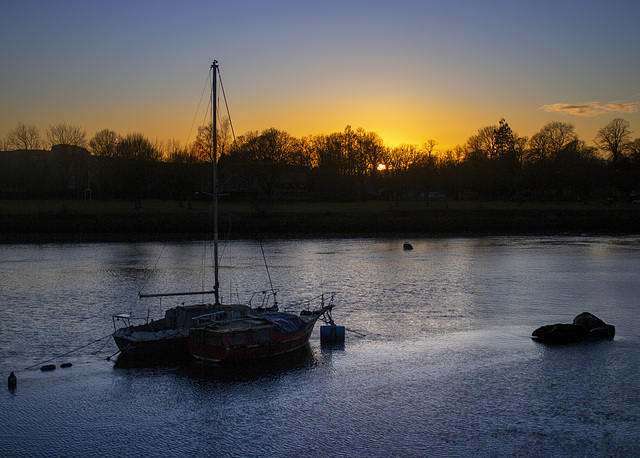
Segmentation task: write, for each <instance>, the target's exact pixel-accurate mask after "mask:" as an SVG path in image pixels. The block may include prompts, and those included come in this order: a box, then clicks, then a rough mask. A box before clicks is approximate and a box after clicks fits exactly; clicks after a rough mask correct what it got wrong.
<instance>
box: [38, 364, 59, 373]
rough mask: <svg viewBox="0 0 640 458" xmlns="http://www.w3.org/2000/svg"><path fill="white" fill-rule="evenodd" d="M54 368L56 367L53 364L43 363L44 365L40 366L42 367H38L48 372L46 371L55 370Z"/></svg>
mask: <svg viewBox="0 0 640 458" xmlns="http://www.w3.org/2000/svg"><path fill="white" fill-rule="evenodd" d="M55 368H56V365H55V364H45V365H44V366H42V367H41V368H40V370H41V371H42V372H48V371H52V370H55Z"/></svg>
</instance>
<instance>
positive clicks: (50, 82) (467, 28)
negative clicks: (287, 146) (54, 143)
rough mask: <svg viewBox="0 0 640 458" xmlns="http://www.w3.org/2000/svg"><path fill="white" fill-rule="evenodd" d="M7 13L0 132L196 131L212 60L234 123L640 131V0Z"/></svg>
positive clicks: (170, 6)
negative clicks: (557, 125) (610, 126)
mask: <svg viewBox="0 0 640 458" xmlns="http://www.w3.org/2000/svg"><path fill="white" fill-rule="evenodd" d="M2 12H3V14H2V17H3V26H2V28H0V43H1V44H0V59H1V62H2V66H1V67H0V81H1V82H2V90H1V91H0V106H1V107H2V110H0V137H3V136H4V135H6V133H7V132H8V131H9V130H10V129H12V128H14V127H15V126H16V125H17V123H18V121H20V122H23V123H29V124H35V125H36V126H38V127H39V128H40V129H41V131H42V133H44V131H45V130H46V128H47V127H48V126H49V125H51V124H57V123H59V122H67V123H69V124H74V125H79V126H81V127H83V128H84V129H86V131H87V134H88V135H89V136H92V135H93V134H95V132H97V131H98V130H101V129H104V128H109V129H112V130H115V131H116V132H118V133H120V134H127V133H131V132H141V133H143V134H145V135H146V136H148V137H149V138H151V139H158V140H161V141H166V140H168V139H170V138H175V139H179V140H181V141H183V142H185V141H187V140H188V139H190V140H193V136H194V135H195V134H194V132H193V129H192V124H193V122H194V117H196V109H197V107H198V103H199V101H200V97H201V94H202V91H203V88H204V86H205V84H206V80H207V75H208V71H209V66H210V65H211V61H212V60H213V59H217V60H218V61H219V63H220V69H221V72H222V77H223V81H224V87H225V91H226V95H227V99H228V101H229V105H230V109H231V116H232V119H233V124H234V127H235V130H236V134H242V133H245V132H247V131H254V130H258V131H261V130H263V129H266V128H269V127H276V128H278V129H281V130H284V131H287V132H289V133H291V134H292V135H295V136H297V137H301V136H305V135H315V134H320V133H331V132H336V131H341V130H343V129H344V127H345V126H346V125H351V126H352V127H354V128H355V127H363V128H365V129H366V130H368V131H375V132H378V134H380V136H381V137H382V138H383V140H385V142H386V143H387V144H388V145H396V144H399V143H414V144H422V143H423V142H425V141H426V140H428V139H434V140H436V141H437V142H438V143H439V145H440V147H443V148H444V147H452V146H455V145H457V144H462V143H464V142H465V141H466V140H467V138H468V137H469V136H470V135H472V134H474V133H475V132H476V131H477V130H478V129H479V128H481V127H483V126H486V125H491V124H497V123H498V121H499V119H500V118H501V117H504V118H505V119H506V120H507V122H509V124H510V126H511V127H512V129H513V130H515V131H516V132H517V133H518V134H520V135H526V136H529V137H530V136H531V135H533V134H534V133H535V132H537V131H538V130H539V129H540V128H542V126H543V125H544V124H545V123H547V122H549V121H563V122H571V123H573V124H574V125H575V126H576V131H577V132H578V134H579V136H580V137H581V138H582V139H583V140H585V141H586V142H587V143H588V144H592V140H593V138H594V137H595V135H596V133H597V130H598V129H599V128H601V127H602V126H604V125H605V124H606V123H608V122H609V121H611V119H613V118H615V117H623V118H624V119H627V120H628V121H629V122H630V123H631V126H632V129H634V130H635V136H640V115H639V114H638V103H639V102H640V78H639V75H640V59H638V58H637V55H638V45H640V28H639V27H638V25H637V22H638V17H640V2H637V1H636V2H632V1H616V0H613V1H610V2H608V3H605V2H594V1H562V0H560V1H554V2H550V1H536V2H514V1H510V2H506V1H487V2H468V1H443V2H430V1H403V0H398V1H395V2H388V1H385V2H377V1H369V2H363V1H342V2H336V1H323V2H312V1H272V2H263V1H260V2H258V1H233V2H212V1H182V2H167V1H155V2H148V1H137V2H124V1H110V2H90V1H89V2H87V1H64V0H63V1H59V2H42V1H28V0H26V1H20V2H7V1H5V2H3V6H2ZM201 118H202V117H201V116H200V115H198V117H197V119H196V124H198V123H200V122H202V119H201ZM189 135H191V137H190V138H189ZM635 136H634V137H635Z"/></svg>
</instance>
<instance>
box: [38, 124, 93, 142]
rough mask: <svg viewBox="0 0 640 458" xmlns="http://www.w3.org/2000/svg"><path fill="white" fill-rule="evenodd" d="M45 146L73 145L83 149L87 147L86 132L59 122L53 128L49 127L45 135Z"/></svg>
mask: <svg viewBox="0 0 640 458" xmlns="http://www.w3.org/2000/svg"><path fill="white" fill-rule="evenodd" d="M46 138H47V146H49V147H52V146H54V145H73V146H80V147H82V148H84V147H85V146H87V131H85V130H84V129H82V128H80V127H78V126H72V125H70V124H67V123H66V122H60V123H58V124H56V125H54V126H49V129H48V130H47V133H46Z"/></svg>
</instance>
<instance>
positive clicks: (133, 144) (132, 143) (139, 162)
mask: <svg viewBox="0 0 640 458" xmlns="http://www.w3.org/2000/svg"><path fill="white" fill-rule="evenodd" d="M116 151H117V157H118V158H119V159H120V160H121V161H122V165H123V166H124V167H125V170H124V171H123V173H124V176H125V180H126V185H127V187H128V189H129V192H131V193H132V195H133V199H134V203H135V208H136V209H137V208H141V207H142V193H143V190H145V189H148V187H149V184H150V182H149V179H150V177H151V176H152V175H153V170H152V166H153V164H154V163H157V162H158V160H159V159H160V153H159V152H158V151H157V150H156V149H155V148H154V147H153V145H152V144H151V142H150V141H149V140H148V139H147V138H145V137H144V135H142V134H140V133H134V134H128V135H126V136H125V137H123V138H122V139H121V140H120V141H119V142H118V146H117V148H116Z"/></svg>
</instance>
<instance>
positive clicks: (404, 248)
mask: <svg viewBox="0 0 640 458" xmlns="http://www.w3.org/2000/svg"><path fill="white" fill-rule="evenodd" d="M402 249H403V250H413V246H412V245H411V244H410V243H409V242H404V245H402Z"/></svg>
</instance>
